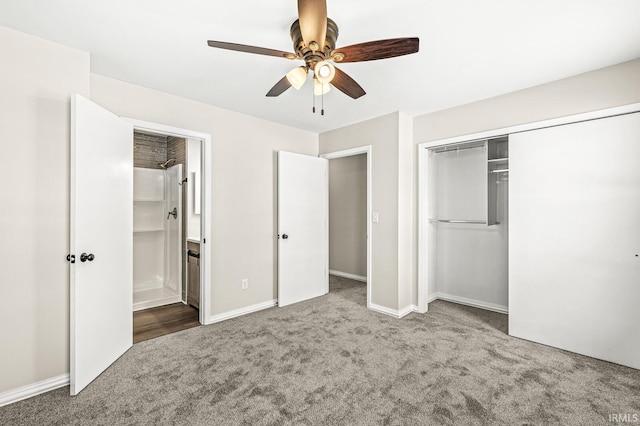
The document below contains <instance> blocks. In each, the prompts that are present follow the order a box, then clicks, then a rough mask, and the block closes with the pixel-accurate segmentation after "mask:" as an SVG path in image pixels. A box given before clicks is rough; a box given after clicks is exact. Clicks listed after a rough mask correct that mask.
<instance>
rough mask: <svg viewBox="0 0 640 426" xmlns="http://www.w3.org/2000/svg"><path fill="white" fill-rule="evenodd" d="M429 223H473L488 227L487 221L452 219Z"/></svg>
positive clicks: (432, 220) (430, 220)
mask: <svg viewBox="0 0 640 426" xmlns="http://www.w3.org/2000/svg"><path fill="white" fill-rule="evenodd" d="M429 222H442V223H472V224H476V225H486V224H487V221H485V220H450V219H429Z"/></svg>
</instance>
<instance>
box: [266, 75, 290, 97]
mask: <svg viewBox="0 0 640 426" xmlns="http://www.w3.org/2000/svg"><path fill="white" fill-rule="evenodd" d="M289 87H291V83H289V80H288V79H287V76H286V75H285V76H284V77H282V80H280V81H279V82H277V83H276V85H275V86H273V87H272V88H271V90H269V93H267V96H269V97H271V98H272V97H275V96H280V95H281V94H282V93H283V92H284V91H285V90H287V89H288V88H289Z"/></svg>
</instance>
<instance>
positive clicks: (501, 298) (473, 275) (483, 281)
mask: <svg viewBox="0 0 640 426" xmlns="http://www.w3.org/2000/svg"><path fill="white" fill-rule="evenodd" d="M429 167H431V168H433V170H432V171H433V174H432V176H433V177H432V181H431V183H432V187H431V188H430V189H431V190H430V191H429V196H428V200H429V204H430V205H431V208H432V211H431V215H430V216H431V217H430V218H431V219H448V220H480V221H482V220H486V218H487V209H486V205H487V177H486V176H487V162H486V152H485V150H484V148H482V147H479V148H474V149H465V150H461V151H460V152H457V151H450V152H443V153H439V154H432V155H431V156H430V157H429ZM496 176H497V175H491V178H494V179H495V178H496ZM497 188H498V222H499V224H498V225H494V226H486V225H478V224H449V223H437V224H433V225H431V226H432V228H431V229H432V233H431V235H432V238H433V240H434V245H433V251H432V252H431V254H432V256H431V258H430V259H429V269H431V268H434V272H435V275H434V276H432V280H431V281H430V283H429V284H430V286H431V287H430V289H431V292H430V294H429V297H433V296H434V295H436V293H437V295H438V296H439V297H443V298H446V299H460V298H463V299H467V300H468V301H471V300H473V301H475V302H477V303H479V304H482V305H484V306H491V307H493V308H496V309H502V310H506V309H507V306H508V214H507V213H508V209H507V203H506V197H507V193H508V181H502V180H501V181H500V183H499V184H498V186H497Z"/></svg>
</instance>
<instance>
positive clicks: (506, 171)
mask: <svg viewBox="0 0 640 426" xmlns="http://www.w3.org/2000/svg"><path fill="white" fill-rule="evenodd" d="M491 173H509V169H496V170H491Z"/></svg>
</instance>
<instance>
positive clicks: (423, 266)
mask: <svg viewBox="0 0 640 426" xmlns="http://www.w3.org/2000/svg"><path fill="white" fill-rule="evenodd" d="M638 111H640V103H633V104H628V105H623V106H618V107H612V108H605V109H600V110H596V111H590V112H585V113H579V114H573V115H567V116H564V117H558V118H552V119H548V120H540V121H534V122H531V123H526V124H519V125H516V126H509V127H502V128H499V129H493V130H487V131H484V132H478V133H472V134H467V135H462V136H455V137H451V138H446V139H439V140H435V141H430V142H422V143H420V144H418V147H417V149H418V154H417V155H418V312H419V313H421V314H423V313H425V312H427V311H428V309H429V306H428V304H429V302H431V301H432V300H430V297H429V262H428V258H427V256H426V254H427V253H428V244H429V238H430V237H429V227H428V226H426V224H427V221H428V216H427V212H428V210H427V208H428V197H427V190H428V188H429V186H428V185H429V181H428V176H429V172H428V169H427V164H428V159H429V157H428V155H429V152H428V151H429V148H434V147H437V146H443V145H451V144H457V143H461V142H471V141H474V140H479V139H488V138H493V137H496V136H503V135H509V134H514V133H520V132H526V131H529V130H538V129H544V128H547V127H555V126H562V125H564V124H570V123H578V122H581V121H590V120H597V119H600V118H605V117H613V116H616V115H624V114H632V113H634V112H638ZM431 299H433V300H435V298H433V297H432V298H431Z"/></svg>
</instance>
